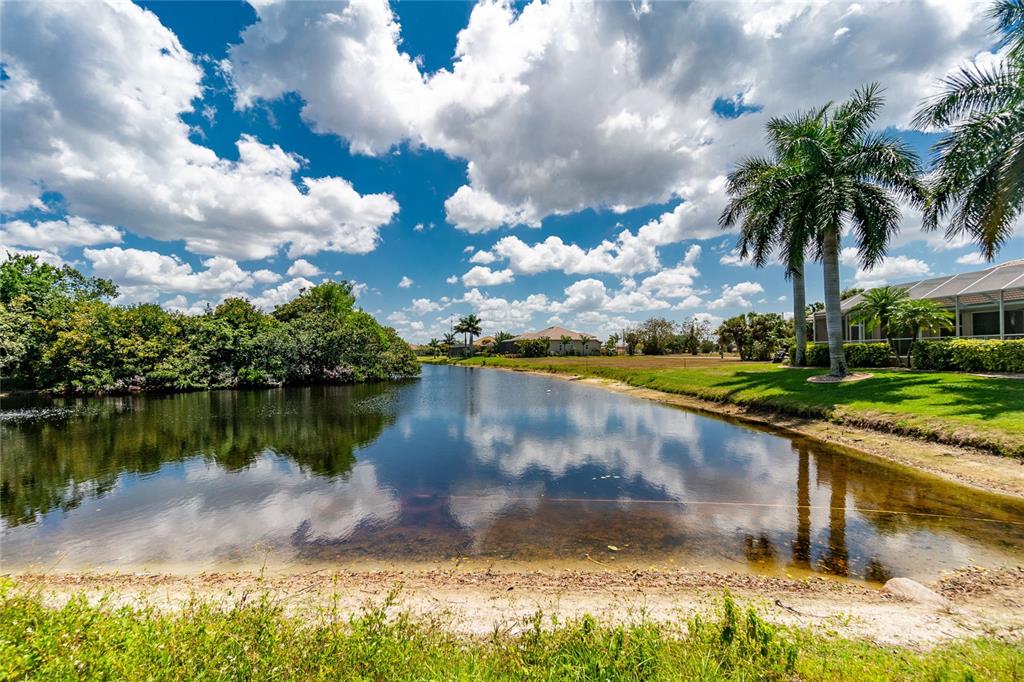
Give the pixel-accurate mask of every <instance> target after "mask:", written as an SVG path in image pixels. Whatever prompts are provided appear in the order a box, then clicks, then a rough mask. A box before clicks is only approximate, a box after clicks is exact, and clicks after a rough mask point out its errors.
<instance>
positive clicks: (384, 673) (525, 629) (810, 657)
mask: <svg viewBox="0 0 1024 682" xmlns="http://www.w3.org/2000/svg"><path fill="white" fill-rule="evenodd" d="M1022 676H1024V653H1022V650H1021V648H1020V647H1018V646H1015V645H1013V644H1007V643H1001V642H997V641H994V640H984V639H979V640H974V641H970V642H965V643H960V644H956V645H949V646H944V647H940V648H937V649H935V650H933V651H930V652H927V653H914V652H911V651H909V650H902V649H892V648H883V647H877V646H873V645H871V644H867V643H863V642H853V641H848V640H841V639H837V638H835V637H829V636H827V635H816V634H813V633H811V632H809V631H802V630H780V629H778V628H776V627H775V626H773V625H771V624H769V623H767V622H766V621H765V620H763V619H762V618H761V616H759V615H758V613H757V612H756V611H754V610H752V609H743V608H741V607H739V606H738V605H737V604H736V603H735V602H734V601H733V600H732V599H731V598H730V597H729V596H728V595H726V596H725V598H724V599H723V600H722V602H721V605H720V607H719V608H718V610H717V611H716V612H715V613H714V614H712V615H711V616H709V617H705V618H700V617H694V618H692V619H691V620H689V621H688V622H686V623H684V624H681V626H680V627H676V626H669V625H664V624H657V623H653V622H645V621H639V622H637V623H635V624H633V625H607V624H602V623H599V622H597V621H595V620H594V619H593V618H590V617H584V618H581V619H578V620H571V621H568V622H558V621H556V620H555V619H553V618H548V617H545V616H544V615H543V614H541V613H537V614H536V615H535V616H534V617H533V618H531V619H528V620H526V621H524V622H521V623H519V624H518V626H517V627H516V628H514V629H512V630H508V631H506V630H496V631H495V632H493V633H492V634H491V635H490V636H488V637H482V638H467V637H460V636H457V635H455V634H452V632H451V631H450V630H449V629H447V628H446V622H445V621H444V620H436V619H435V620H430V619H426V620H423V619H416V618H413V617H411V616H410V615H409V614H408V613H406V612H404V611H401V610H400V609H399V608H397V606H396V603H395V601H394V599H393V598H389V599H388V600H387V601H386V602H385V603H383V604H380V605H377V606H367V607H366V608H365V609H364V610H363V611H362V612H361V613H359V614H358V615H355V616H351V617H342V616H341V615H340V614H339V612H338V611H337V610H336V609H332V608H327V609H323V610H321V611H320V612H318V613H317V614H315V615H313V616H310V617H306V618H301V619H300V618H296V617H292V616H288V615H286V613H285V612H284V610H283V609H282V607H281V606H280V605H279V604H278V603H276V602H275V601H274V600H273V599H272V598H271V596H270V595H268V594H264V595H263V596H262V597H260V598H258V599H256V600H253V601H246V600H244V599H243V600H240V601H239V602H237V603H235V604H234V605H232V606H227V607H225V606H215V605H212V604H210V603H203V602H195V603H192V604H191V605H190V606H188V607H187V608H186V609H185V610H184V611H183V612H181V613H176V614H167V613H161V612H159V611H157V610H155V609H152V608H142V609H131V608H127V607H122V608H110V607H108V606H106V605H104V604H103V603H101V604H99V605H95V606H90V605H89V604H88V602H87V601H86V599H85V598H84V597H83V596H79V597H76V598H73V599H72V600H70V601H69V602H68V603H67V604H66V605H65V606H63V607H62V608H47V607H46V606H44V605H43V603H42V602H41V600H40V598H39V597H38V596H37V595H25V594H17V593H14V592H9V593H8V594H7V595H5V596H3V597H2V598H0V678H2V679H5V680H7V679H149V680H161V679H167V680H178V679H199V678H201V679H213V680H220V679H231V680H234V679H259V680H265V679H303V680H309V679H374V680H398V679H434V680H438V679H445V680H450V679H488V680H490V679H577V680H583V679H586V680H592V679H593V680H598V679H599V680H620V679H625V680H639V679H683V680H792V679H808V680H818V679H830V680H831V679H847V680H873V679H879V680H882V679H884V680H892V679H908V680H922V679H929V680H973V679H977V680H982V679H1006V680H1011V679H1021V677H1022Z"/></svg>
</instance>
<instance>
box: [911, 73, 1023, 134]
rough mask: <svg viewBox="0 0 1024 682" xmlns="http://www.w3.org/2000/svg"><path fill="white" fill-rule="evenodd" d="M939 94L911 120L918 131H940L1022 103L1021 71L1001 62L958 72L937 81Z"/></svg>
mask: <svg viewBox="0 0 1024 682" xmlns="http://www.w3.org/2000/svg"><path fill="white" fill-rule="evenodd" d="M940 84H941V85H942V87H943V90H942V92H940V93H938V94H937V95H935V96H933V97H931V98H929V99H928V100H926V101H925V102H924V104H923V105H922V106H921V108H920V109H919V110H918V112H917V113H916V114H915V116H914V119H913V125H914V126H916V127H918V128H944V127H946V126H949V125H952V124H953V123H955V122H956V121H958V120H960V119H962V118H966V117H969V116H973V115H975V114H978V113H981V112H986V111H992V110H993V109H1001V108H1003V107H1007V106H1011V105H1012V104H1013V103H1014V102H1018V103H1019V102H1022V101H1024V85H1022V82H1021V67H1020V66H1019V65H1016V64H1013V63H1012V62H1004V63H1002V64H997V65H995V66H990V67H988V68H983V67H981V66H978V65H976V64H972V65H971V66H965V67H962V68H960V70H958V71H957V72H956V73H953V74H951V75H949V76H946V77H945V78H943V79H942V81H940Z"/></svg>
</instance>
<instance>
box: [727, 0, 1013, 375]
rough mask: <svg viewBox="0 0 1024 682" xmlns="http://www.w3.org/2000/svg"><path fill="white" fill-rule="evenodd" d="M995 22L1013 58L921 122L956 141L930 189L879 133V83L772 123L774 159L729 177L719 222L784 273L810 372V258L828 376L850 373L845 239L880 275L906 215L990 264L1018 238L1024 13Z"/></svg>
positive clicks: (974, 71) (754, 162) (908, 155)
mask: <svg viewBox="0 0 1024 682" xmlns="http://www.w3.org/2000/svg"><path fill="white" fill-rule="evenodd" d="M990 15H991V17H992V19H993V20H994V22H995V25H996V30H997V32H998V35H999V47H1000V48H1005V49H1006V52H1005V56H1004V58H1003V59H1002V60H1001V61H1000V62H998V63H996V64H994V65H992V66H987V67H985V66H978V65H973V66H966V67H963V68H961V69H960V70H959V71H958V72H957V73H955V74H953V75H951V76H949V77H947V78H946V79H944V80H943V82H942V88H943V89H942V92H940V93H939V94H938V95H936V96H935V97H933V98H932V99H930V100H928V101H926V102H924V103H923V104H922V105H921V107H920V109H919V111H918V112H917V115H916V116H915V119H914V123H915V125H917V126H918V127H919V128H922V129H946V130H948V131H949V132H948V134H947V135H945V136H943V138H942V139H941V140H940V141H939V142H938V143H937V145H936V146H935V152H936V155H937V156H936V162H935V166H934V168H933V169H932V172H931V173H930V175H929V177H928V179H927V180H926V179H924V171H923V169H922V167H921V164H920V162H919V160H918V158H917V156H916V155H915V154H914V153H913V151H911V149H910V148H909V147H908V146H907V145H906V144H904V143H903V142H901V141H899V140H897V139H896V138H894V137H893V136H891V135H889V134H887V133H884V132H877V131H873V130H871V127H872V125H873V124H874V122H875V121H876V119H877V118H878V115H879V113H880V112H881V109H882V106H883V98H882V95H881V88H880V87H879V86H878V85H877V84H872V85H868V86H866V87H864V88H861V89H859V90H857V91H856V92H855V93H854V94H853V96H852V97H851V98H850V99H849V100H847V101H846V102H843V103H840V104H838V105H837V104H834V103H828V104H825V105H823V106H820V107H817V108H814V109H811V110H809V111H805V112H800V113H797V114H795V115H792V116H784V117H776V118H773V119H771V120H770V121H769V122H768V124H767V126H766V132H767V138H768V146H769V151H768V154H766V155H764V156H757V157H751V158H748V159H745V160H743V161H742V162H741V163H740V164H739V165H738V167H737V168H736V169H735V170H734V171H733V172H732V173H730V174H729V176H728V182H727V187H726V189H727V192H728V194H729V197H730V200H729V203H728V205H727V206H726V208H725V210H724V211H723V212H722V215H721V217H720V219H719V223H720V224H721V226H722V227H723V228H732V227H734V226H738V227H739V229H740V237H739V242H738V244H737V246H738V248H739V251H740V255H741V256H742V257H743V258H749V259H751V260H752V262H753V263H754V265H755V266H757V267H762V266H764V265H765V264H766V263H767V262H768V261H769V260H770V259H771V258H772V257H773V254H775V255H777V256H778V257H779V259H780V260H781V262H782V264H783V265H784V266H785V268H786V277H787V279H790V280H791V281H792V283H793V312H794V330H795V336H796V358H795V361H796V363H797V364H801V365H802V364H804V362H805V358H804V348H805V346H806V340H807V332H806V314H805V306H806V303H805V301H806V297H805V292H804V268H805V264H806V263H805V261H806V260H807V259H808V258H810V259H811V260H813V261H817V262H819V263H820V264H821V265H822V269H823V274H824V282H825V301H824V309H825V319H826V327H827V336H828V347H829V359H830V373H831V374H832V375H834V376H839V377H841V376H844V375H846V374H847V373H848V369H847V364H846V359H845V356H844V353H843V344H842V312H841V310H840V301H841V300H842V299H841V290H840V281H839V253H840V251H841V248H842V245H841V241H842V238H843V237H844V236H847V237H848V238H852V239H853V240H854V241H855V242H856V244H857V251H858V258H859V261H860V264H861V265H862V266H863V267H864V268H866V269H871V268H872V267H874V266H875V265H877V264H878V263H879V262H881V260H882V259H883V258H884V257H885V254H886V250H887V248H888V246H889V242H890V241H891V239H892V238H893V237H894V236H895V235H896V234H897V233H898V231H899V227H900V217H901V205H911V206H914V207H917V208H920V209H922V211H923V214H924V226H923V227H924V229H926V230H935V229H937V228H938V226H939V224H940V223H941V222H944V221H945V222H947V225H948V226H947V228H946V236H947V238H957V237H960V236H968V237H969V238H970V239H971V240H973V241H974V242H975V243H976V244H977V245H978V246H979V248H980V250H981V253H982V255H983V256H984V257H985V258H987V259H988V260H992V259H993V258H994V257H995V254H996V253H997V252H998V250H999V248H1000V247H1001V246H1002V245H1003V244H1004V243H1005V242H1006V241H1007V240H1008V239H1009V238H1010V237H1011V235H1012V234H1013V225H1014V223H1015V221H1016V220H1017V218H1018V217H1019V216H1020V215H1021V212H1022V210H1024V2H1021V0H999V2H996V3H995V4H994V6H993V8H992V10H991V12H990ZM900 305H901V309H902V310H904V311H907V310H911V311H913V309H912V308H908V307H907V306H908V305H909V304H907V303H902V304H900ZM915 305H918V304H917V302H915ZM926 308H927V309H926ZM902 314H903V315H904V316H905V313H902ZM915 314H916V321H915V320H904V323H905V326H907V327H909V328H913V329H914V330H915V336H916V334H917V333H918V331H917V330H920V329H921V328H922V327H923V326H925V325H928V324H932V325H940V326H941V325H945V324H948V319H947V320H946V322H936V321H935V318H942V317H948V313H945V312H943V311H940V310H938V307H937V306H936V305H935V304H933V303H921V304H920V306H919V309H917V310H916V311H915ZM928 320H931V321H928Z"/></svg>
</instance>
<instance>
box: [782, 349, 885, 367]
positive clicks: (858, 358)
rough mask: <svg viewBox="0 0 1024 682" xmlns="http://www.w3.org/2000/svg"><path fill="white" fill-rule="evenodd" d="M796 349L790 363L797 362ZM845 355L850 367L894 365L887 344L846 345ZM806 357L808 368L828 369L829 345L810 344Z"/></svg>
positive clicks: (790, 356) (791, 350)
mask: <svg viewBox="0 0 1024 682" xmlns="http://www.w3.org/2000/svg"><path fill="white" fill-rule="evenodd" d="M795 353H796V347H795V346H794V347H793V348H790V349H789V363H790V364H793V363H794V362H795V361H796V360H795ZM843 353H845V355H846V364H847V365H849V366H850V367H889V366H890V365H892V364H893V359H892V350H891V349H890V348H889V345H888V344H886V343H844V344H843ZM804 357H806V359H807V366H808V367H828V366H829V364H830V363H829V357H828V344H827V343H809V344H807V350H806V351H805V354H804Z"/></svg>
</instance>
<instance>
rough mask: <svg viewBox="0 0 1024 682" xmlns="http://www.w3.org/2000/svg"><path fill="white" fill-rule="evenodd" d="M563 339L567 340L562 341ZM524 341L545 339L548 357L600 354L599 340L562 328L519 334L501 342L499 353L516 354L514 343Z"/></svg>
mask: <svg viewBox="0 0 1024 682" xmlns="http://www.w3.org/2000/svg"><path fill="white" fill-rule="evenodd" d="M564 337H568V338H567V339H565V340H564V341H563V338H564ZM526 339H547V341H548V355H597V354H598V353H600V352H601V340H600V339H598V338H595V337H593V336H589V335H587V334H581V333H580V332H574V331H572V330H570V329H565V328H563V327H548V328H547V329H541V330H540V331H539V332H527V333H526V334H520V335H519V336H516V337H515V338H513V339H511V340H509V341H503V342H502V344H501V352H503V353H514V352H516V345H515V344H516V342H517V341H523V340H526Z"/></svg>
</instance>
